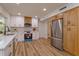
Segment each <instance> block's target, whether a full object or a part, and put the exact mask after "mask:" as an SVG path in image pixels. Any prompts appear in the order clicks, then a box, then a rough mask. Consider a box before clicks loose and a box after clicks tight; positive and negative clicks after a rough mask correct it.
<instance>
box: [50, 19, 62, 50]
mask: <svg viewBox="0 0 79 59" xmlns="http://www.w3.org/2000/svg"><path fill="white" fill-rule="evenodd" d="M62 27H63V19H59V20H54V21H52V41H53V42H52V45H53V46H54V47H56V48H58V49H60V50H63V36H62V34H63V30H62V29H63V28H62Z"/></svg>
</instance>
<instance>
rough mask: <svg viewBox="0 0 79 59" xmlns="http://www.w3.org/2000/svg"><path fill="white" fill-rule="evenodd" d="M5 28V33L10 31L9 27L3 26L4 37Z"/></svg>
mask: <svg viewBox="0 0 79 59" xmlns="http://www.w3.org/2000/svg"><path fill="white" fill-rule="evenodd" d="M6 28H7V31H8V32H9V31H10V29H9V27H8V26H5V30H4V35H6V32H7V31H6Z"/></svg>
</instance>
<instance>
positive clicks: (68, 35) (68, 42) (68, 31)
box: [63, 26, 78, 55]
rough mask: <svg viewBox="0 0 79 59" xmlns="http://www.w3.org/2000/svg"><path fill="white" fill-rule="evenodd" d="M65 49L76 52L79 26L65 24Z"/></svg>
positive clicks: (72, 52)
mask: <svg viewBox="0 0 79 59" xmlns="http://www.w3.org/2000/svg"><path fill="white" fill-rule="evenodd" d="M63 32H64V35H63V41H64V44H63V45H64V49H65V50H66V51H68V52H69V53H71V54H73V55H75V53H76V50H75V49H76V40H77V35H78V33H77V26H64V30H63Z"/></svg>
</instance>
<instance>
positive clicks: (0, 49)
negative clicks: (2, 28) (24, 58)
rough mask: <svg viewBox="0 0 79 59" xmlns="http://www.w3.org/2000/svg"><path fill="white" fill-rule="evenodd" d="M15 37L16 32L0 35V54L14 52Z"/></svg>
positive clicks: (11, 53) (7, 54)
mask: <svg viewBox="0 0 79 59" xmlns="http://www.w3.org/2000/svg"><path fill="white" fill-rule="evenodd" d="M15 37H16V34H14V35H4V36H2V37H0V56H11V55H14V54H15Z"/></svg>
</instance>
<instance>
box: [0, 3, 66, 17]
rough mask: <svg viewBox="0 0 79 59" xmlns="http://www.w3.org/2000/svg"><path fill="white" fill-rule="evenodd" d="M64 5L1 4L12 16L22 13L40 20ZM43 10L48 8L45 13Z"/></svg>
mask: <svg viewBox="0 0 79 59" xmlns="http://www.w3.org/2000/svg"><path fill="white" fill-rule="evenodd" d="M64 4H65V3H20V4H19V5H17V4H16V3H0V5H1V6H2V7H3V8H5V9H6V10H7V11H8V12H9V13H10V15H17V13H18V12H20V13H21V15H22V16H32V17H34V16H38V17H39V18H42V17H44V16H45V15H46V14H48V13H50V12H52V11H54V10H55V9H57V8H59V7H61V6H62V5H64ZM43 8H46V9H47V11H43Z"/></svg>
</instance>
